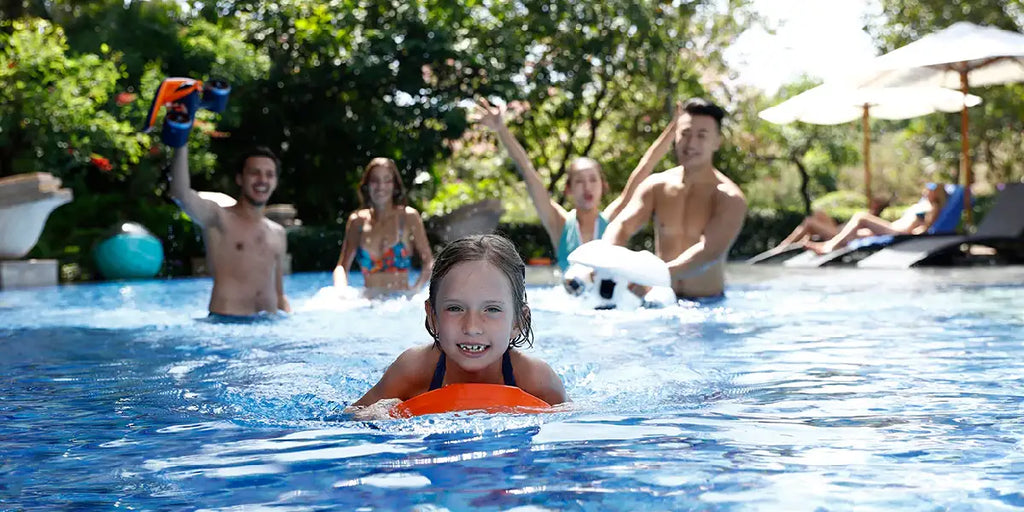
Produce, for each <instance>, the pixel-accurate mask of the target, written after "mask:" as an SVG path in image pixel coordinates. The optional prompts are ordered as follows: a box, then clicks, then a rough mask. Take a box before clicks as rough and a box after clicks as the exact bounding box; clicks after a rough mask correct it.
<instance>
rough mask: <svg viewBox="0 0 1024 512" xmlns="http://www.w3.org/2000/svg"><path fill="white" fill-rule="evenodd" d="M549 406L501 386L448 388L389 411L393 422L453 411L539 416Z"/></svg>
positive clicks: (520, 392) (532, 397) (548, 409)
mask: <svg viewBox="0 0 1024 512" xmlns="http://www.w3.org/2000/svg"><path fill="white" fill-rule="evenodd" d="M550 410H551V405H550V404H548V403H547V402H545V401H543V400H541V399H540V398H537V397H535V396H533V395H531V394H529V393H527V392H526V391H523V390H522V389H519V388H517V387H514V386H503V385H501V384H449V385H447V386H445V387H443V388H441V389H435V390H433V391H428V392H426V393H423V394H422V395H417V396H414V397H412V398H410V399H408V400H406V401H404V402H401V403H399V404H397V405H395V406H393V407H392V408H391V411H390V413H391V416H392V417H395V418H411V417H413V416H422V415H424V414H441V413H446V412H455V411H483V412H487V413H492V414H495V413H539V412H547V411H550Z"/></svg>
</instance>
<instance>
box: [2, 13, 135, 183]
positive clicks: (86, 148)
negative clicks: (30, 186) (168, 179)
mask: <svg viewBox="0 0 1024 512" xmlns="http://www.w3.org/2000/svg"><path fill="white" fill-rule="evenodd" d="M10 28H11V29H12V30H11V32H9V33H3V32H0V176H6V175H10V174H16V173H24V172H51V173H53V174H55V175H57V176H59V177H67V176H68V175H69V174H71V173H72V172H73V171H74V170H76V169H80V168H82V167H85V166H90V165H92V166H95V167H96V168H98V169H100V170H103V171H110V172H114V173H116V174H125V173H127V172H128V171H129V168H130V166H132V165H134V164H137V163H138V162H139V160H140V158H141V157H142V155H143V147H144V146H145V144H146V143H147V141H148V137H146V136H144V135H140V134H138V133H137V132H136V130H134V129H133V127H132V126H131V124H130V123H128V122H127V121H124V120H122V119H119V118H118V116H116V115H115V114H114V113H113V112H112V111H111V110H112V109H115V108H117V107H116V106H115V105H113V103H115V99H114V93H115V91H116V83H117V80H118V78H119V76H120V72H119V69H118V67H117V65H116V64H115V63H114V62H113V61H111V60H110V59H109V54H106V55H97V54H88V53H87V54H79V55H71V54H69V52H68V46H67V42H66V40H65V37H64V31H63V30H62V29H61V28H60V27H57V26H54V25H52V24H50V23H49V22H47V21H45V20H40V19H23V20H18V21H13V22H11V24H10Z"/></svg>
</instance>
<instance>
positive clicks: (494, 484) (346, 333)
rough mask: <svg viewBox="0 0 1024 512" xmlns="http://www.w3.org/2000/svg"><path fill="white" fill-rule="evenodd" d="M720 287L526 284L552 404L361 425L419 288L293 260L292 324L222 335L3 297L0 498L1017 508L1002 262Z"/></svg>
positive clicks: (200, 309) (414, 317)
mask: <svg viewBox="0 0 1024 512" xmlns="http://www.w3.org/2000/svg"><path fill="white" fill-rule="evenodd" d="M354 276H355V277H358V276H357V275H354ZM729 277H730V286H729V288H728V293H729V296H728V298H727V299H726V300H725V301H724V302H721V303H719V304H718V305H715V306H713V307H696V306H686V307H675V308H669V309H664V310H653V311H639V312H625V311H601V312H596V311H580V310H576V309H574V308H572V307H571V304H570V303H569V302H568V301H567V300H566V299H565V297H564V295H562V292H561V291H559V290H556V289H554V288H537V287H534V288H531V289H530V290H529V294H530V301H531V304H532V305H533V306H534V309H535V315H534V318H535V320H534V321H535V326H534V328H535V331H536V334H537V343H536V345H535V348H534V349H532V351H531V352H532V353H533V354H535V355H537V356H539V357H541V358H543V359H545V360H546V361H548V362H549V363H551V365H552V367H553V368H554V369H555V370H556V371H557V372H558V373H559V374H560V375H561V376H562V378H563V380H564V381H565V383H566V388H567V390H568V392H569V395H570V396H571V397H572V398H573V400H574V401H575V405H576V408H575V410H574V411H572V412H568V413H559V414H550V415H535V416H501V415H498V416H480V415H477V416H469V417H450V416H435V417H423V418H418V419H414V420H395V421H385V422H372V423H364V422H355V421H350V420H348V419H347V418H346V417H345V416H344V415H343V414H342V413H341V411H342V409H343V408H344V406H345V405H346V404H348V403H350V402H351V401H354V400H355V399H356V398H358V397H359V396H360V395H361V394H362V393H363V392H364V391H365V390H366V389H368V388H369V386H371V385H372V384H373V383H374V382H376V379H377V378H378V377H379V376H380V374H381V373H382V372H383V370H384V368H385V366H386V365H387V364H389V363H390V362H391V361H392V360H393V359H394V357H395V356H396V355H397V354H398V353H399V352H400V351H401V350H403V349H404V348H406V347H408V346H411V345H413V344H418V343H423V342H424V341H425V340H426V339H427V337H426V334H425V332H424V330H423V317H422V315H423V313H422V311H423V310H422V303H421V302H418V301H414V300H406V299H395V300H391V301H386V302H379V303H373V304H368V303H356V304H349V305H344V304H339V303H337V302H331V301H325V300H320V299H317V300H312V298H313V297H314V295H315V294H316V292H317V290H318V289H319V288H320V287H321V286H323V285H325V284H326V283H328V282H329V281H330V277H329V274H327V273H322V274H300V275H294V276H290V277H288V278H287V280H286V288H287V290H288V292H289V296H290V297H291V299H292V304H293V305H295V306H296V308H297V309H298V310H299V311H298V313H297V314H295V315H293V316H291V317H289V318H287V319H284V320H282V321H278V322H272V323H263V324H254V325H223V324H209V323H205V322H199V321H196V320H195V319H196V318H200V317H203V316H205V304H206V301H207V299H208V293H209V288H210V282H209V281H208V280H202V279H189V280H175V281H159V282H156V281H149V282H141V283H121V284H118V283H108V284H91V285H82V286H67V287H60V288H52V289H38V290H27V291H9V292H3V293H0V509H8V508H10V509H15V510H53V509H56V508H61V507H68V506H72V507H75V508H81V509H89V508H103V509H112V508H118V509H127V510H166V509H194V508H202V509H211V510H238V509H246V510H250V509H259V510H275V511H277V510H289V511H290V510H423V511H428V510H429V511H433V510H469V509H474V510H476V509H480V510H509V509H514V510H520V511H522V510H641V509H657V510H687V509H698V510H714V509H723V510H773V509H774V510H795V509H799V510H814V509H849V508H854V507H855V508H857V509H858V510H891V509H896V508H899V509H910V510H935V509H951V510H999V509H1010V508H1016V507H1022V506H1024V492H1022V489H1024V485H1022V484H1021V483H1020V482H1021V481H1022V480H1024V414H1022V412H1024V410H1022V403H1024V329H1022V327H1024V268H981V269H961V270H932V271H894V272H887V271H866V270H856V269H852V270H847V269H838V270H831V269H813V270H806V271H797V270H794V269H781V268H761V267H745V266H731V267H730V268H729Z"/></svg>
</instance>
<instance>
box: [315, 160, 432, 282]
mask: <svg viewBox="0 0 1024 512" xmlns="http://www.w3.org/2000/svg"><path fill="white" fill-rule="evenodd" d="M359 201H360V208H359V209H358V210H356V211H354V212H352V214H351V215H349V217H348V223H347V224H346V225H345V241H344V242H343V243H342V245H341V255H340V256H339V257H338V265H337V266H336V267H334V286H335V287H343V286H348V271H349V268H351V267H352V261H353V260H355V261H356V262H358V263H359V269H360V270H361V271H362V273H363V279H364V281H365V282H366V289H367V290H368V291H370V292H389V291H406V290H410V289H411V290H414V291H415V290H419V289H421V288H422V287H423V285H424V284H426V282H427V279H429V278H430V270H431V267H432V266H433V264H434V256H433V254H432V253H431V251H430V244H429V243H428V242H427V233H426V230H425V229H424V228H423V219H422V218H421V217H420V212H418V211H416V209H415V208H412V207H410V206H406V204H405V188H404V187H403V186H402V180H401V179H400V177H399V174H398V166H397V165H395V162H394V160H391V159H390V158H374V159H373V160H370V163H369V164H367V165H366V169H365V170H364V171H363V177H362V179H361V180H360V182H359ZM414 249H415V252H416V253H418V254H419V257H420V263H421V265H420V267H421V269H420V276H419V278H418V279H417V280H416V283H415V284H413V285H412V287H410V286H409V270H410V269H411V267H412V260H411V257H412V252H413V250H414Z"/></svg>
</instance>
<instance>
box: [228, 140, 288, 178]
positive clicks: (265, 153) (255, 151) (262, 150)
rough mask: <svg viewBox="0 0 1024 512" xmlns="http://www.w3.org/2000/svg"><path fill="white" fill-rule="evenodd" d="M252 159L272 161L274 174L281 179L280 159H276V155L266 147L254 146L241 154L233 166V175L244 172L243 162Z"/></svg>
mask: <svg viewBox="0 0 1024 512" xmlns="http://www.w3.org/2000/svg"><path fill="white" fill-rule="evenodd" d="M253 157H265V158H269V159H271V160H273V161H274V174H276V175H277V176H278V177H279V178H280V177H281V159H279V158H277V155H275V154H274V152H273V151H271V150H270V148H268V147H266V146H254V147H252V148H249V149H248V150H246V151H245V152H244V153H242V154H241V155H240V156H239V157H238V162H237V163H236V164H235V174H242V171H244V170H245V162H246V161H248V160H249V159H250V158H253Z"/></svg>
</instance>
